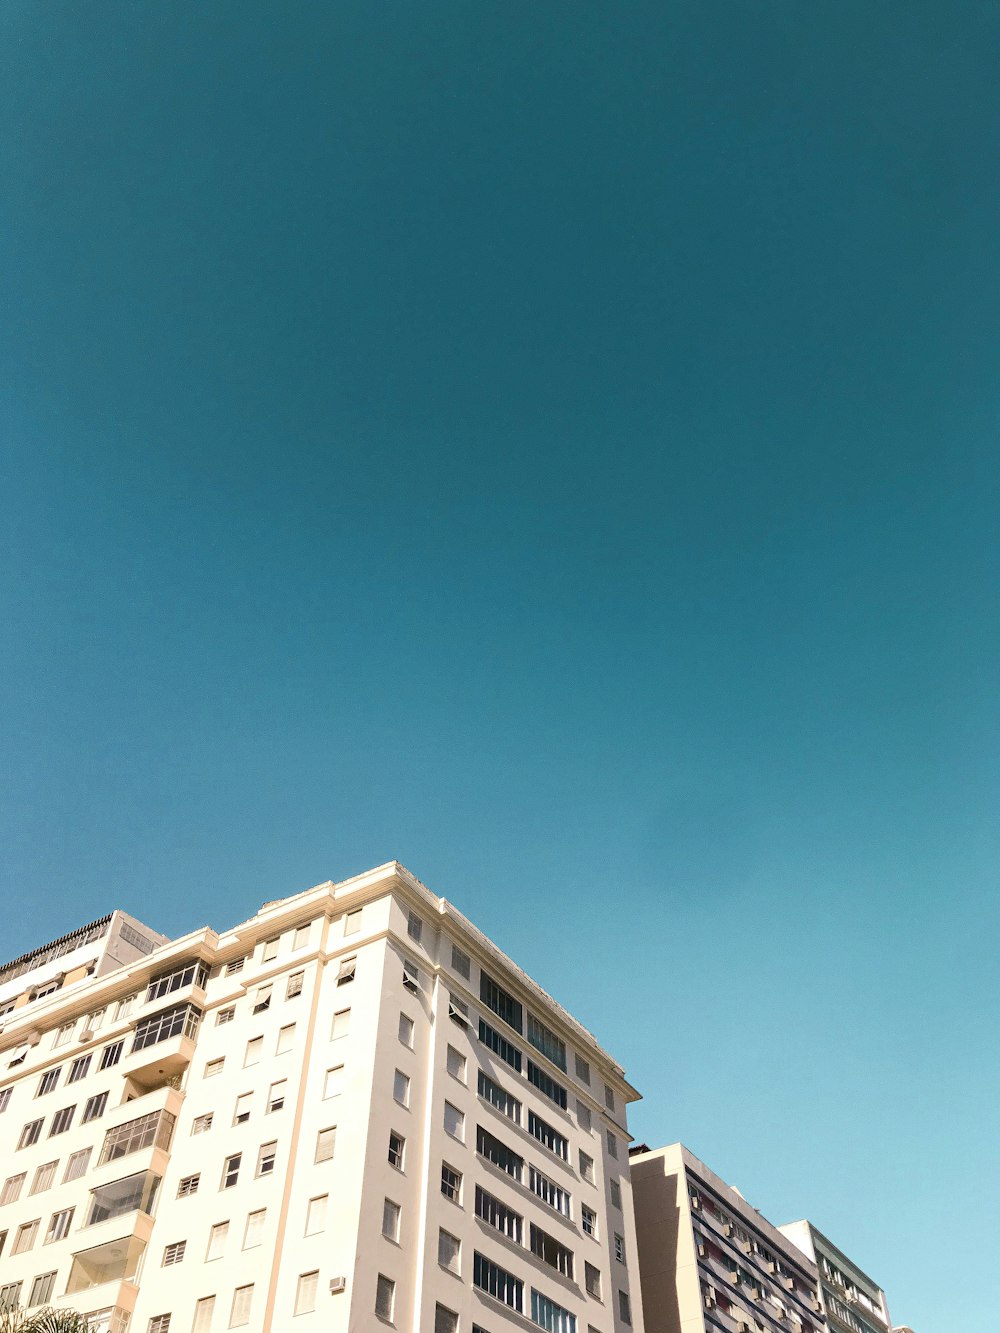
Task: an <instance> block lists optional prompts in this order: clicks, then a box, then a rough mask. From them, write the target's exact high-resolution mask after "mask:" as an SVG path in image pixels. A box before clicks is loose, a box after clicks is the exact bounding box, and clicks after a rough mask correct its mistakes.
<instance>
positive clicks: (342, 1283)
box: [330, 1277, 347, 1296]
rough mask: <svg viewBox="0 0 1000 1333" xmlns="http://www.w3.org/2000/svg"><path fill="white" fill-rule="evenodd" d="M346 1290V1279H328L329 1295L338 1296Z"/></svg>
mask: <svg viewBox="0 0 1000 1333" xmlns="http://www.w3.org/2000/svg"><path fill="white" fill-rule="evenodd" d="M346 1290H347V1278H346V1277H332V1278H331V1279H330V1295H331V1296H339V1295H340V1293H341V1292H342V1291H346Z"/></svg>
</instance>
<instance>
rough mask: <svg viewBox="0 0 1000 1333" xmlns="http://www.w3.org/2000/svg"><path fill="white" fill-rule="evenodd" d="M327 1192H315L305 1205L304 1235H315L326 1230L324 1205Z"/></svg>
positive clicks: (326, 1199) (327, 1197) (327, 1198)
mask: <svg viewBox="0 0 1000 1333" xmlns="http://www.w3.org/2000/svg"><path fill="white" fill-rule="evenodd" d="M329 1197H330V1196H329V1195H328V1194H317V1195H316V1197H315V1198H314V1199H310V1200H309V1203H308V1204H307V1205H306V1235H307V1236H315V1235H318V1234H319V1232H321V1231H325V1230H326V1205H327V1201H328V1200H329Z"/></svg>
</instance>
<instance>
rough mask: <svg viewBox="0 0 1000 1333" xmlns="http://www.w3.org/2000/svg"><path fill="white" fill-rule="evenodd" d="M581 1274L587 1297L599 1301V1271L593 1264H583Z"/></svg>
mask: <svg viewBox="0 0 1000 1333" xmlns="http://www.w3.org/2000/svg"><path fill="white" fill-rule="evenodd" d="M583 1273H584V1285H585V1286H586V1288H587V1295H588V1296H593V1298H594V1300H595V1301H599V1300H600V1299H601V1270H600V1269H599V1268H595V1267H594V1265H593V1264H584V1265H583Z"/></svg>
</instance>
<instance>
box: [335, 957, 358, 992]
mask: <svg viewBox="0 0 1000 1333" xmlns="http://www.w3.org/2000/svg"><path fill="white" fill-rule="evenodd" d="M357 970H358V960H357V958H345V959H344V960H343V962H342V963H341V964H340V967H339V969H338V971H337V985H338V986H347V985H349V984H350V983H351V982H352V981H353V980H354V974H355V973H356V972H357Z"/></svg>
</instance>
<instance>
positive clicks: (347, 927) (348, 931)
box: [344, 907, 361, 935]
mask: <svg viewBox="0 0 1000 1333" xmlns="http://www.w3.org/2000/svg"><path fill="white" fill-rule="evenodd" d="M360 929H361V908H360V907H359V908H358V909H357V911H354V912H348V913H347V915H346V916H345V917H344V934H345V935H356V934H357V933H358V931H359V930H360Z"/></svg>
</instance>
